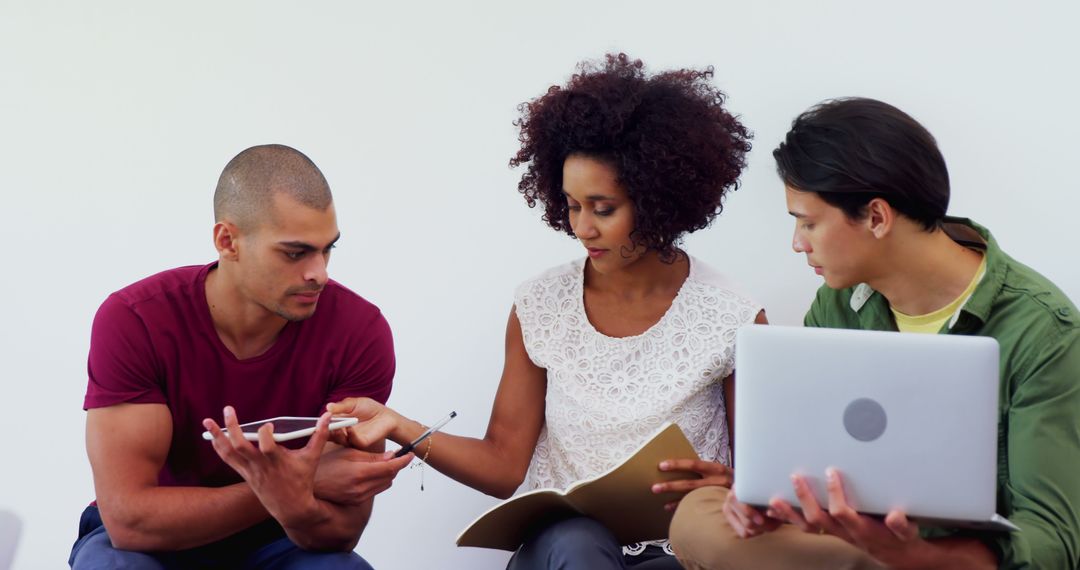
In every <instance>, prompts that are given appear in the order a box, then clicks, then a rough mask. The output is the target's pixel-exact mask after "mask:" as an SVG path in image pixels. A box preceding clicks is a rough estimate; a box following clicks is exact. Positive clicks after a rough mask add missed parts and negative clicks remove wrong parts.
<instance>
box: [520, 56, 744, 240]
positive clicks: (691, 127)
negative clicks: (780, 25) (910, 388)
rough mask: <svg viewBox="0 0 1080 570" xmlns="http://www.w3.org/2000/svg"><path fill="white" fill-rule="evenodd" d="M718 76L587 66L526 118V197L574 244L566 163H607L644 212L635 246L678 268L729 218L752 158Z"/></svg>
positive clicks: (637, 65)
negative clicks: (732, 195)
mask: <svg viewBox="0 0 1080 570" xmlns="http://www.w3.org/2000/svg"><path fill="white" fill-rule="evenodd" d="M712 76H713V68H712V67H708V68H706V69H704V70H692V69H680V70H676V71H667V72H664V73H659V74H655V75H651V76H650V75H648V74H646V72H645V68H644V65H643V64H642V62H641V61H640V60H632V59H630V58H629V57H627V55H626V54H622V53H620V54H618V55H615V54H608V55H607V56H606V57H605V58H604V61H603V62H588V61H587V62H583V63H581V64H579V65H578V73H576V74H575V75H574V76H573V77H571V78H570V81H569V83H567V84H566V86H565V87H560V86H558V85H553V86H551V87H550V88H548V90H547V93H545V94H543V95H541V96H540V97H537V98H536V99H534V100H532V101H530V102H528V103H522V104H521V105H520V106H519V108H518V109H519V111H520V112H521V117H520V118H519V119H517V120H516V121H514V125H515V126H517V127H519V128H520V129H521V134H520V136H519V139H520V141H521V150H519V151H518V153H517V155H515V156H514V158H512V159H511V160H510V166H511V167H516V166H520V165H523V164H527V165H528V167H527V170H526V171H525V173H524V174H523V175H522V177H521V182H520V183H519V184H518V191H519V192H521V193H522V194H523V195H524V196H525V200H526V201H527V202H528V203H529V207H534V206H535V205H536V203H537V202H541V203H543V205H544V221H545V222H547V224H548V225H550V226H551V227H552V228H555V229H556V230H560V231H563V232H566V233H567V234H569V235H573V230H572V229H571V228H570V217H569V210H568V207H567V202H566V196H565V195H563V188H562V171H563V162H564V161H565V160H566V158H567V157H568V156H570V155H572V154H581V155H584V156H588V157H592V158H596V159H599V160H603V161H605V162H607V163H609V164H611V165H612V166H613V167H614V168H615V170H616V173H617V175H618V180H619V183H620V184H622V186H623V188H625V189H626V192H627V194H628V195H629V196H630V199H631V200H632V201H633V203H634V212H635V228H634V232H633V234H632V235H631V238H632V239H633V240H634V243H635V244H637V245H644V246H645V247H647V248H648V249H650V250H655V251H657V252H659V253H660V255H661V258H663V259H665V260H669V261H670V260H673V259H674V258H675V256H676V253H677V249H676V247H677V244H678V242H679V240H680V239H681V238H682V236H683V235H684V234H686V233H689V232H693V231H696V230H699V229H702V228H705V227H707V226H708V225H709V224H710V223H712V221H713V219H714V218H716V216H717V214H719V213H720V212H721V211H722V210H723V198H724V195H725V194H726V193H727V192H728V191H730V190H734V189H736V188H738V186H739V174H740V173H741V172H742V169H743V168H744V167H745V166H746V153H747V152H749V151H750V138H751V136H752V135H751V133H750V132H749V131H748V130H747V129H746V127H744V126H743V125H742V124H741V123H740V122H739V120H738V119H737V118H736V117H735V116H733V115H732V114H731V113H729V112H727V111H726V110H725V109H724V99H725V97H726V96H725V95H724V93H723V92H721V91H720V90H718V89H717V88H715V87H713V86H712V85H710V84H709V80H710V79H711V78H712Z"/></svg>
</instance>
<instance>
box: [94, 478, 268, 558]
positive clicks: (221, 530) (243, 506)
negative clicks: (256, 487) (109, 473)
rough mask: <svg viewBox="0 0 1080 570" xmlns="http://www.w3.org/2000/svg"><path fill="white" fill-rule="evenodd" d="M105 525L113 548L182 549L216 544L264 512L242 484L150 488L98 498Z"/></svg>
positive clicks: (248, 488) (253, 523)
mask: <svg viewBox="0 0 1080 570" xmlns="http://www.w3.org/2000/svg"><path fill="white" fill-rule="evenodd" d="M98 508H99V509H100V510H101V517H102V520H103V521H104V522H105V529H106V530H107V531H108V532H109V537H110V538H111V539H112V543H113V545H114V546H115V547H116V548H120V549H123V550H138V551H173V550H186V549H188V548H195V547H197V546H202V545H205V544H210V543H213V542H217V541H219V540H221V539H223V538H226V537H228V536H230V535H233V534H235V533H237V532H239V531H241V530H244V529H246V528H249V527H251V526H253V525H255V524H256V523H259V522H261V521H263V520H265V519H266V518H267V517H268V516H269V515H268V514H267V512H266V509H265V508H263V506H262V504H260V503H259V500H258V499H257V498H256V497H255V494H254V493H253V492H252V491H251V488H250V487H248V485H247V484H246V483H238V484H235V485H229V486H227V487H217V488H212V487H153V488H148V489H144V490H141V491H138V492H136V493H129V494H127V495H125V496H123V497H117V498H116V500H113V501H103V500H101V499H100V498H99V500H98Z"/></svg>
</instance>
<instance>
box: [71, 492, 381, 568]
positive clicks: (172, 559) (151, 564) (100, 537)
mask: <svg viewBox="0 0 1080 570" xmlns="http://www.w3.org/2000/svg"><path fill="white" fill-rule="evenodd" d="M68 564H70V565H71V567H72V569H73V570H99V569H101V570H105V569H129V568H130V569H137V570H143V569H145V570H171V569H173V568H177V569H179V568H207V569H215V568H221V569H226V568H243V569H252V570H254V569H256V568H258V569H270V570H294V569H301V568H313V569H317V570H338V569H342V570H372V568H371V565H369V564H368V563H367V562H365V561H364V559H363V558H361V557H360V556H359V555H357V554H356V553H355V552H308V551H305V550H301V549H300V547H298V546H296V545H295V544H293V542H292V541H291V540H289V538H288V537H286V536H285V534H284V532H283V531H282V530H281V527H279V526H277V525H276V524H274V523H273V521H268V522H266V523H262V524H260V525H256V526H255V527H252V528H250V529H248V530H245V531H242V532H240V533H237V534H236V535H233V536H230V537H229V538H226V539H224V540H222V541H220V542H216V543H213V544H208V545H206V546H200V547H198V548H192V549H190V550H180V551H176V552H135V551H131V550H119V549H116V548H113V545H112V541H111V540H110V539H109V535H108V533H107V532H106V531H105V526H104V525H103V524H102V522H101V515H100V514H99V513H98V509H97V507H95V506H90V507H87V508H86V510H85V511H83V514H82V519H81V520H80V521H79V539H78V540H76V541H75V545H74V546H73V547H72V548H71V557H70V558H68Z"/></svg>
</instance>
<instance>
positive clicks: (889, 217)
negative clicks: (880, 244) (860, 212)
mask: <svg viewBox="0 0 1080 570" xmlns="http://www.w3.org/2000/svg"><path fill="white" fill-rule="evenodd" d="M895 223H896V210H894V209H893V207H892V206H890V205H889V203H888V202H886V201H885V200H884V199H883V198H874V199H873V200H870V201H869V202H868V203H867V204H866V225H867V229H869V230H870V233H872V234H874V237H875V238H877V239H881V238H884V237H885V236H887V235H889V233H890V232H892V229H893V224H895Z"/></svg>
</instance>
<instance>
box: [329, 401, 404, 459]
mask: <svg viewBox="0 0 1080 570" xmlns="http://www.w3.org/2000/svg"><path fill="white" fill-rule="evenodd" d="M326 410H327V411H328V412H330V413H331V414H333V415H334V416H352V417H354V418H356V419H358V420H360V423H358V424H356V425H354V426H350V427H348V428H346V429H345V430H344V431H345V433H344V434H342V435H338V433H340V431H335V432H330V433H331V434H333V435H334V437H332V438H331V439H332V440H333V441H334V442H335V443H338V444H340V445H348V446H349V447H354V448H356V449H363V450H368V449H369V448H370V447H372V446H373V445H375V444H377V443H380V442H382V441H384V440H386V439H393V434H394V431H395V430H396V429H397V428H398V426H399V425H401V421H402V419H403V418H402V417H401V416H400V415H399V414H398V413H397V412H395V411H394V410H391V409H390V408H388V407H386V406H384V405H382V404H380V403H378V402H376V401H375V400H372V399H371V398H345V399H344V400H342V401H340V402H334V403H332V404H327V405H326ZM399 443H400V442H399Z"/></svg>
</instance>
